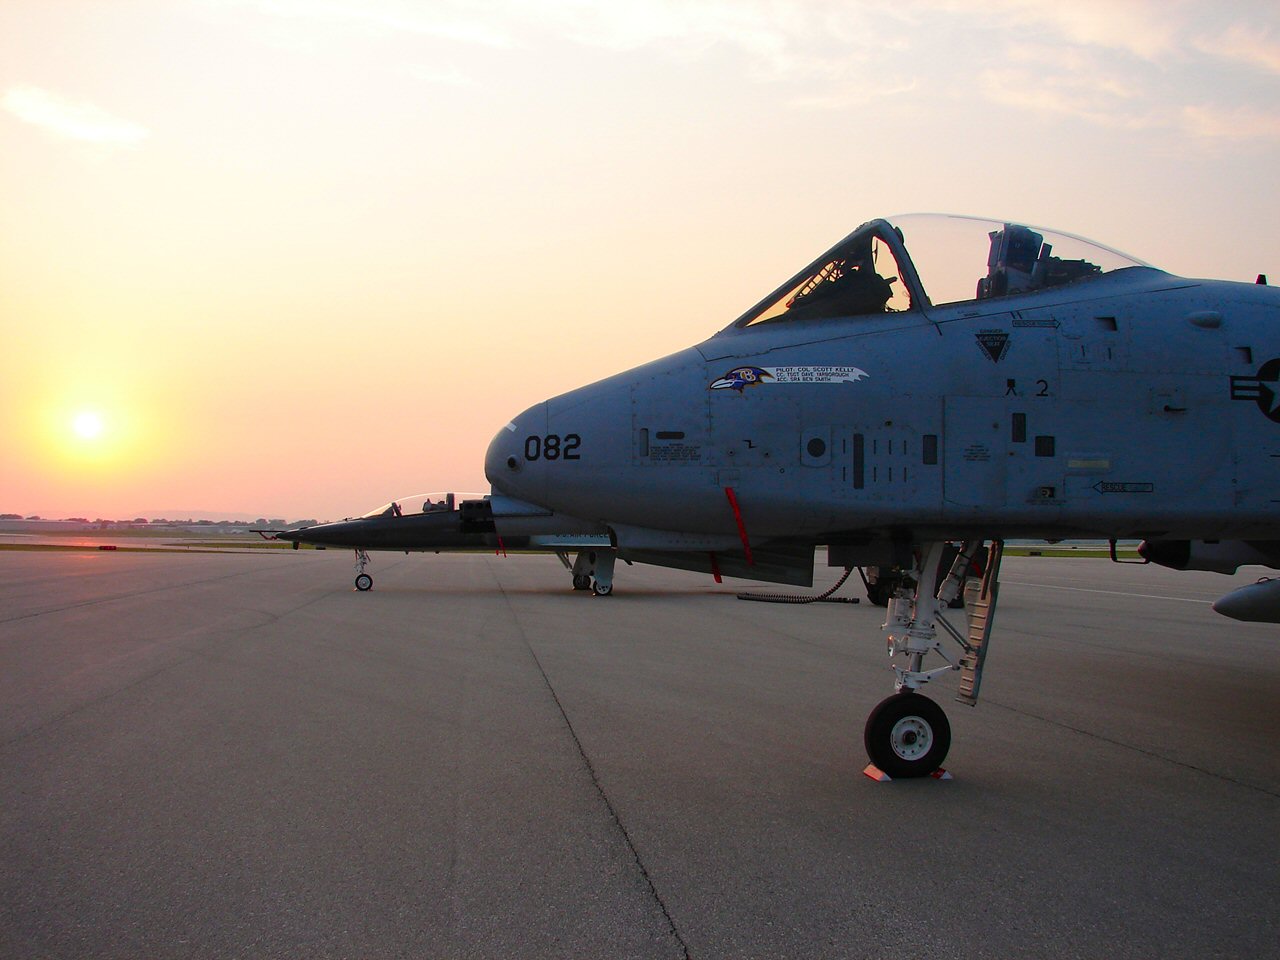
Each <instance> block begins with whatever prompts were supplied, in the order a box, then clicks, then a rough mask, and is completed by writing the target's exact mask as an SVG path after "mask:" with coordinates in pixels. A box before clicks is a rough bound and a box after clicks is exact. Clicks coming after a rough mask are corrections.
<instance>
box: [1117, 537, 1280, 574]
mask: <svg viewBox="0 0 1280 960" xmlns="http://www.w3.org/2000/svg"><path fill="white" fill-rule="evenodd" d="M1138 553H1139V554H1141V555H1142V556H1143V557H1145V558H1146V559H1147V560H1150V561H1151V562H1152V563H1158V564H1159V565H1160V566H1162V567H1171V568H1173V569H1174V570H1211V571H1213V572H1214V573H1235V572H1236V568H1238V567H1243V566H1249V565H1258V566H1263V567H1273V568H1274V567H1280V543H1277V542H1276V541H1274V540H1143V541H1142V543H1140V544H1139V545H1138Z"/></svg>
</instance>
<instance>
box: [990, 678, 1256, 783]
mask: <svg viewBox="0 0 1280 960" xmlns="http://www.w3.org/2000/svg"><path fill="white" fill-rule="evenodd" d="M983 702H984V703H987V704H989V705H990V706H992V707H998V708H1000V709H1001V710H1007V711H1009V712H1010V713H1016V714H1017V715H1018V716H1020V717H1027V718H1029V719H1032V720H1039V721H1040V722H1041V723H1047V724H1049V725H1050V726H1052V727H1058V728H1059V729H1061V730H1070V731H1071V732H1072V733H1078V734H1080V735H1081V736H1083V737H1089V738H1090V739H1092V740H1098V741H1101V742H1102V743H1109V744H1111V745H1112V746H1114V747H1121V748H1123V749H1125V750H1131V751H1133V752H1134V753H1139V754H1142V756H1144V757H1149V758H1151V759H1152V760H1160V761H1162V762H1163V763H1171V764H1173V765H1174V766H1175V767H1182V768H1183V769H1184V770H1191V771H1193V772H1195V773H1199V774H1201V775H1203V776H1206V777H1212V778H1213V779H1214V780H1221V781H1222V782H1223V783H1230V784H1234V785H1235V786H1237V787H1244V788H1245V789H1246V790H1254V791H1256V792H1258V793H1261V794H1263V795H1265V796H1268V797H1276V798H1280V792H1277V791H1275V790H1268V789H1267V788H1266V787H1260V786H1258V785H1257V784H1256V783H1249V782H1248V781H1246V780H1240V779H1238V778H1236V777H1229V776H1227V775H1226V774H1222V773H1216V772H1215V771H1213V770H1207V769H1205V768H1204V767H1198V766H1196V765H1195V764H1194V763H1187V762H1186V761H1185V760H1175V759H1174V758H1173V757H1168V756H1165V755H1164V754H1163V753H1157V752H1155V751H1154V750H1146V749H1143V748H1142V747H1139V746H1137V745H1135V744H1133V743H1129V742H1127V741H1124V740H1117V739H1115V738H1114V737H1108V736H1104V735H1103V734H1101V733H1097V732H1095V731H1093V730H1086V729H1084V728H1083V727H1077V726H1075V725H1073V724H1070V723H1066V722H1064V721H1062V720H1055V719H1053V718H1052V717H1046V716H1043V715H1042V714H1039V713H1032V712H1031V711H1030V710H1020V709H1018V708H1017V707H1011V706H1009V705H1008V704H1007V703H999V702H997V701H995V700H992V699H990V698H987V699H985V700H984V701H983Z"/></svg>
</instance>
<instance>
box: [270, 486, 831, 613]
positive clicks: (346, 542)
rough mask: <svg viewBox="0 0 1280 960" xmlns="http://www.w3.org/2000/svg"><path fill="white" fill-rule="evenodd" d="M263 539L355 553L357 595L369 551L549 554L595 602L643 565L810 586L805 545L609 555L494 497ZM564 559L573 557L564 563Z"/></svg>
mask: <svg viewBox="0 0 1280 960" xmlns="http://www.w3.org/2000/svg"><path fill="white" fill-rule="evenodd" d="M256 532H258V533H260V534H261V535H262V536H264V537H266V538H268V539H274V540H286V541H290V542H292V543H293V546H294V549H297V548H298V546H299V545H301V544H304V543H305V544H309V545H312V546H323V547H344V548H347V549H352V550H354V551H355V555H356V578H355V587H356V589H357V590H360V591H365V590H371V589H372V588H373V575H372V574H370V573H369V572H368V571H367V569H366V568H367V567H368V565H369V551H393V550H394V551H404V552H405V553H441V552H453V551H459V550H496V551H499V552H502V553H526V552H538V553H544V552H547V551H551V552H554V553H555V554H556V555H557V556H558V557H559V558H560V560H561V562H562V563H563V564H564V565H565V568H566V569H568V570H569V571H570V572H571V574H572V578H573V579H572V582H573V588H574V589H575V590H591V591H592V592H593V593H594V594H595V595H596V596H609V595H610V594H612V593H613V574H614V567H615V565H616V561H617V560H619V559H621V560H622V561H623V562H625V563H650V564H657V565H660V566H674V567H679V568H683V569H690V570H707V571H708V572H711V573H714V575H715V576H716V578H717V579H719V578H720V577H721V576H736V577H745V578H748V579H753V580H767V581H771V582H774V583H789V584H796V585H800V586H809V585H810V584H812V582H813V544H811V543H809V544H799V543H798V544H789V545H787V546H785V547H783V548H779V550H777V551H775V552H773V553H766V554H762V555H761V556H760V557H754V556H753V557H752V562H751V564H750V565H748V564H747V562H746V556H745V553H744V551H743V549H742V547H741V545H739V544H733V545H732V547H733V549H729V550H726V551H722V552H721V553H720V554H719V555H717V556H715V557H709V556H708V555H707V554H705V553H703V552H701V551H697V552H690V551H685V550H670V551H656V550H645V549H635V550H617V549H615V547H614V545H613V544H612V543H611V542H610V537H609V531H608V530H607V529H606V528H605V526H604V525H603V524H601V523H598V522H589V521H585V520H581V519H578V518H575V517H567V516H564V515H563V514H556V513H554V512H553V511H551V510H548V509H546V508H545V507H540V506H537V505H535V504H529V503H523V502H521V501H518V500H513V499H511V498H510V497H504V496H500V495H491V496H482V495H480V494H459V493H427V494H415V495H413V496H408V497H401V498H399V499H398V500H392V501H391V502H390V503H385V504H383V505H382V506H379V507H376V508H375V509H373V510H370V511H369V512H368V513H365V514H362V515H361V516H359V517H349V518H347V519H345V520H338V521H334V522H331V523H319V524H314V525H312V526H309V527H301V528H299V529H296V530H258V531H256ZM570 554H576V556H575V557H574V559H573V560H572V561H571V560H570V559H569V555H570Z"/></svg>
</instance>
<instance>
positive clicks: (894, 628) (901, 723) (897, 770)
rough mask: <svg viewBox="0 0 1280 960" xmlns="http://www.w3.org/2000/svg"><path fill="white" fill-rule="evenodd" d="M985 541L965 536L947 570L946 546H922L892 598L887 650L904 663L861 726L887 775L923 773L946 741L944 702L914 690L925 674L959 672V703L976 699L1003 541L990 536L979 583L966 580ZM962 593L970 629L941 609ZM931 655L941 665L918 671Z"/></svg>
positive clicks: (937, 761) (939, 757) (942, 753)
mask: <svg viewBox="0 0 1280 960" xmlns="http://www.w3.org/2000/svg"><path fill="white" fill-rule="evenodd" d="M982 545H983V541H981V540H969V541H966V542H965V544H964V546H963V548H962V549H961V550H960V552H959V554H958V555H956V557H955V561H954V562H953V563H952V564H951V567H950V571H949V572H948V573H947V574H945V576H944V575H943V574H942V572H941V570H940V569H939V567H940V565H941V561H942V558H943V554H944V551H945V550H946V549H947V548H948V545H947V544H946V543H944V542H935V543H929V544H925V545H922V549H921V551H920V561H919V564H918V567H917V569H916V570H914V571H912V573H911V579H913V580H914V581H915V583H914V586H908V585H907V584H908V583H909V582H910V581H909V580H908V581H904V585H903V586H902V587H900V588H899V589H898V590H897V592H896V595H895V596H894V597H893V598H892V599H891V600H890V601H889V604H888V610H887V612H886V614H887V615H886V618H885V623H884V627H883V629H884V631H885V633H886V637H887V640H888V647H889V656H890V657H891V658H893V657H896V656H897V655H898V654H902V655H903V658H904V660H905V661H906V663H905V665H903V666H899V665H898V664H897V663H895V664H893V672H894V674H895V677H896V680H895V684H894V685H895V688H896V690H897V692H896V693H895V694H894V695H893V696H891V697H889V698H888V699H886V700H883V701H881V702H880V704H879V705H878V706H876V708H875V709H874V710H872V711H871V714H870V716H868V717H867V725H866V728H865V729H864V731H863V737H862V740H863V745H864V746H865V747H866V748H867V756H868V757H870V758H871V762H872V763H873V764H874V765H875V766H876V767H878V768H879V769H880V770H881V771H882V772H883V773H885V774H887V775H888V776H889V777H891V778H899V777H924V776H928V775H929V774H932V773H934V772H935V771H937V770H938V769H939V768H940V767H941V765H942V761H943V760H944V759H945V758H946V756H947V751H948V750H949V749H950V747H951V724H950V723H949V722H948V721H947V715H946V714H945V713H944V712H943V710H942V708H941V707H940V706H938V705H937V704H936V703H934V702H933V701H932V700H930V699H929V698H928V697H924V696H921V695H920V693H919V692H918V691H919V689H920V688H921V687H923V686H924V685H925V684H926V683H928V682H929V681H930V680H932V679H934V678H935V677H938V676H941V675H942V674H944V673H949V672H950V671H952V670H959V671H961V678H960V696H959V697H957V698H956V699H957V700H959V701H960V702H961V703H967V704H969V705H971V706H972V705H973V704H975V703H977V700H978V686H979V684H980V682H981V679H982V664H983V659H984V657H985V655H986V647H987V640H988V639H989V638H990V635H991V625H992V621H993V619H994V615H995V604H996V595H997V593H998V587H999V583H998V577H999V572H1000V559H1001V557H1002V555H1003V551H1004V543H1003V542H1002V541H999V540H993V541H991V544H990V547H989V550H988V554H987V562H986V565H985V567H984V569H983V575H982V579H981V581H978V580H976V579H972V578H967V574H968V573H969V571H970V570H971V566H970V565H971V562H972V560H973V558H974V556H975V555H976V554H977V553H978V550H979V549H980V548H981V547H982ZM961 591H963V593H964V597H965V605H966V607H967V627H968V629H967V630H966V631H965V633H964V634H962V633H961V632H960V631H958V630H956V629H955V628H954V627H952V626H951V624H949V623H948V622H947V621H946V619H945V618H944V617H943V615H942V611H943V610H944V609H945V608H947V607H949V606H950V605H951V603H952V601H953V600H955V599H956V598H957V597H958V596H960V595H961ZM938 627H942V629H943V631H944V632H945V633H947V634H948V635H950V637H951V639H953V640H954V641H955V642H956V643H957V644H958V645H959V646H960V648H961V650H962V651H963V652H962V653H961V655H960V656H959V657H958V658H955V659H953V658H952V657H951V656H949V655H948V654H947V652H946V651H945V650H944V649H943V647H942V643H941V641H940V640H939V639H938ZM931 652H932V653H936V654H938V656H940V657H942V659H943V660H945V661H946V664H947V665H946V666H943V667H936V668H934V669H932V670H925V669H923V664H924V658H925V655H926V654H928V653H931Z"/></svg>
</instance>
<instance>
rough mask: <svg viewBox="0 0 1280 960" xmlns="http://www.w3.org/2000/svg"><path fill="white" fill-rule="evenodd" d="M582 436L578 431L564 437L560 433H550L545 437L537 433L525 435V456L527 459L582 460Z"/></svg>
mask: <svg viewBox="0 0 1280 960" xmlns="http://www.w3.org/2000/svg"><path fill="white" fill-rule="evenodd" d="M581 444H582V438H581V437H580V436H578V435H577V434H576V433H566V434H565V435H564V437H563V438H562V437H561V436H560V434H558V433H548V434H547V435H546V436H545V437H539V436H538V435H537V434H534V435H532V436H528V437H525V441H524V458H525V459H526V460H580V459H582V458H581V457H580V456H578V447H579V446H580V445H581Z"/></svg>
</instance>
